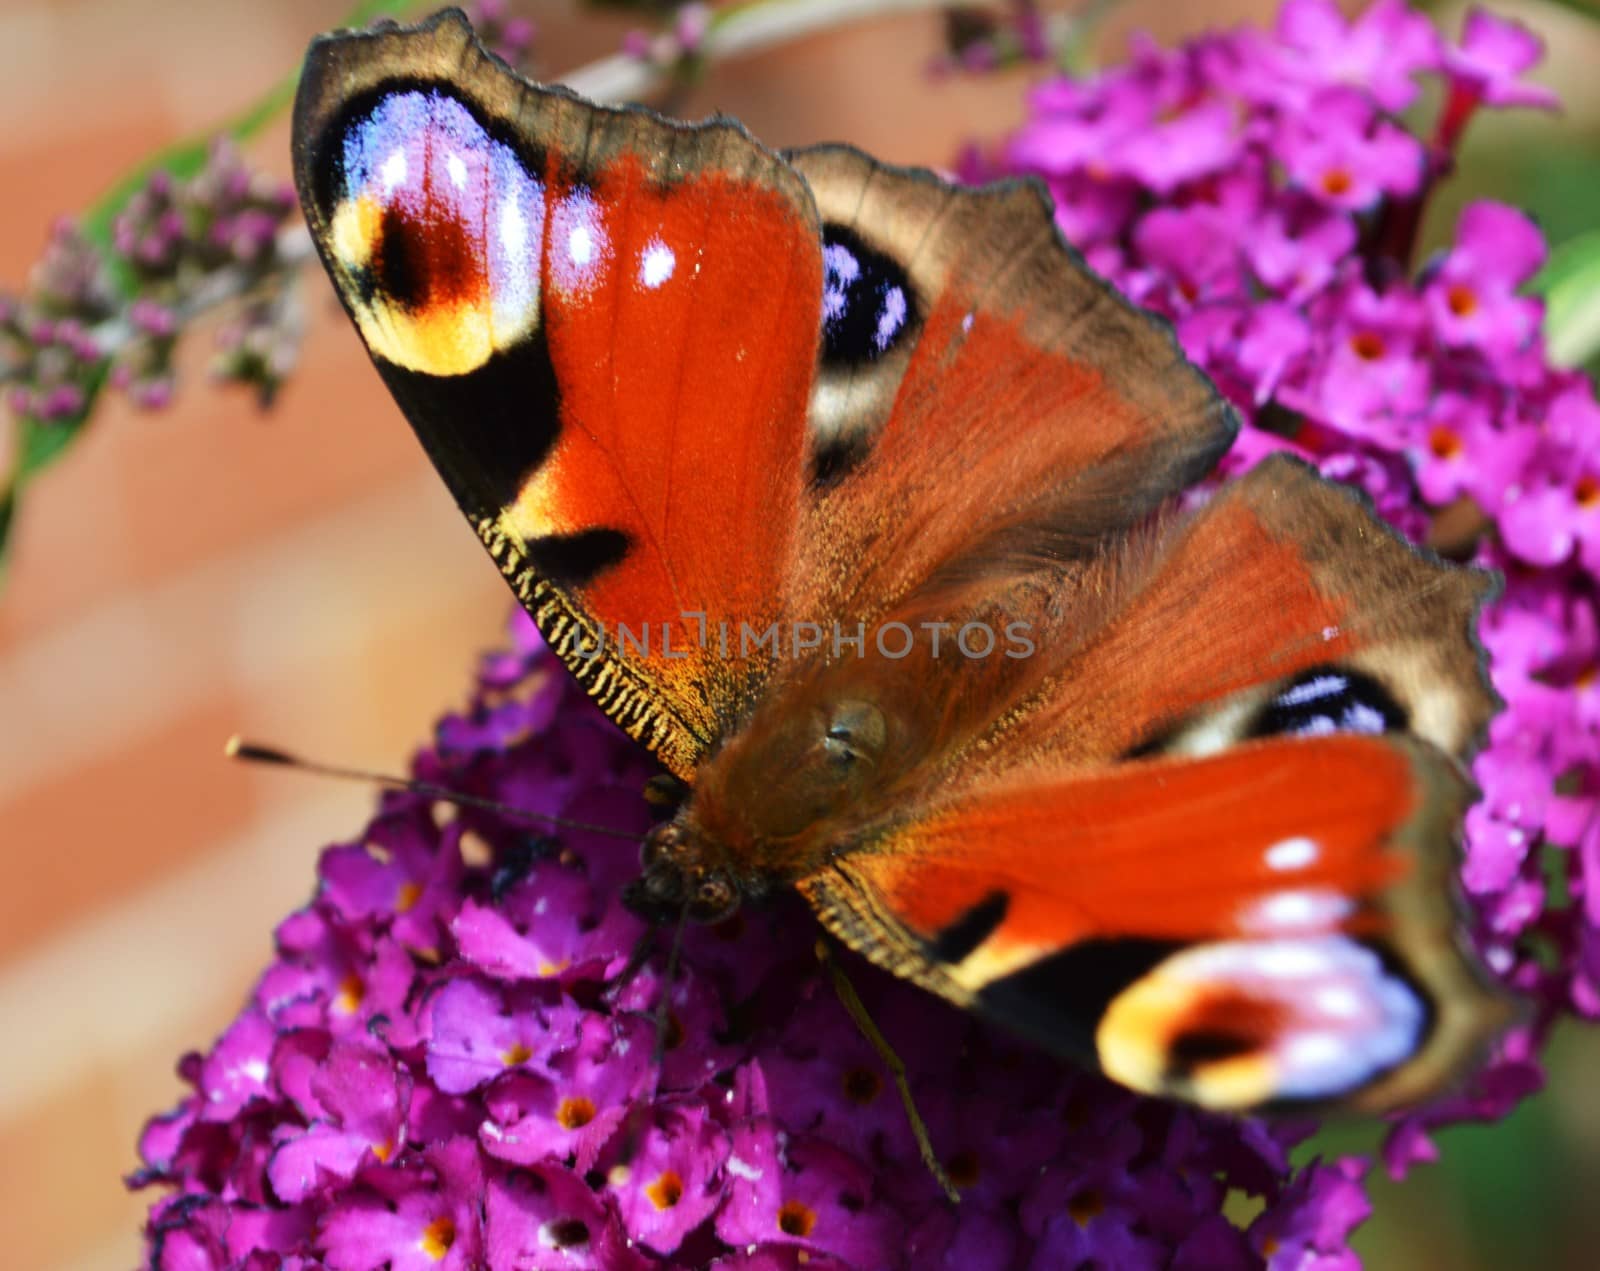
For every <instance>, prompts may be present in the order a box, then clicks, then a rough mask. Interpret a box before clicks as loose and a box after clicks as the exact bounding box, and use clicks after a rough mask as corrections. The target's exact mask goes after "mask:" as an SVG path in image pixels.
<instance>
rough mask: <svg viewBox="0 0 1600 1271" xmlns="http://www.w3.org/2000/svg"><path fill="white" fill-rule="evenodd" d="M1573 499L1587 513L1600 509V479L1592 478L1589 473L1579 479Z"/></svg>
mask: <svg viewBox="0 0 1600 1271" xmlns="http://www.w3.org/2000/svg"><path fill="white" fill-rule="evenodd" d="M1572 497H1573V498H1574V499H1576V500H1577V501H1578V506H1579V507H1581V508H1582V509H1583V510H1584V511H1585V512H1592V511H1594V509H1595V508H1597V507H1600V478H1595V477H1592V476H1590V475H1589V474H1588V473H1585V474H1584V475H1583V476H1581V477H1579V478H1578V484H1577V485H1575V486H1574V487H1573V489H1572Z"/></svg>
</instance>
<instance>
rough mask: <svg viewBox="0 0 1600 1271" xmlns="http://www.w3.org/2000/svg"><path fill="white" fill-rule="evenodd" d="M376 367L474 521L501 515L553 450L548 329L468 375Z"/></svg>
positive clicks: (555, 416) (556, 392)
mask: <svg viewBox="0 0 1600 1271" xmlns="http://www.w3.org/2000/svg"><path fill="white" fill-rule="evenodd" d="M373 362H374V364H375V365H376V366H377V368H378V370H379V372H380V373H381V374H382V375H383V378H384V381H385V382H386V383H387V384H388V386H389V391H390V392H391V393H393V394H394V398H395V400H396V401H397V402H399V403H400V407H401V409H402V410H404V411H405V413H406V418H407V419H409V420H410V421H411V426H412V428H413V429H414V430H415V431H416V434H417V437H418V439H419V440H420V441H421V442H422V445H423V448H424V449H425V450H427V452H428V457H429V458H430V459H432V460H433V462H434V464H435V466H436V467H437V468H438V469H439V472H440V475H441V476H443V477H444V479H445V482H446V484H447V485H449V487H450V492H451V493H452V494H453V495H455V498H456V502H457V503H459V504H460V505H461V510H462V511H463V512H465V513H466V514H467V518H468V519H469V520H471V521H474V522H476V521H477V520H479V519H480V518H482V517H486V516H489V517H493V516H498V515H499V514H500V512H501V510H502V509H503V508H505V507H506V505H507V504H509V503H511V502H512V501H513V500H514V499H515V498H516V497H517V493H518V491H520V490H521V489H522V486H523V483H524V482H525V481H526V480H527V477H528V474H529V473H531V472H533V471H534V470H535V469H536V468H537V467H538V466H539V465H540V464H542V463H543V462H544V460H545V458H546V456H547V455H548V454H549V453H550V447H551V446H553V445H554V444H555V440H556V436H557V434H558V433H559V431H560V423H559V421H560V419H561V392H560V388H559V387H558V385H557V384H556V372H555V367H554V365H553V364H552V363H551V361H550V349H549V346H548V345H547V344H546V343H545V338H544V332H543V330H535V331H531V332H529V333H528V335H527V336H526V337H525V338H524V339H523V340H521V341H519V342H518V343H517V344H515V345H513V346H511V347H510V348H506V349H502V350H500V351H499V352H497V353H495V354H494V355H493V356H492V357H490V358H489V360H488V361H487V362H485V363H484V364H483V365H482V366H480V367H478V368H477V369H476V370H474V371H471V372H469V373H467V374H466V375H454V376H437V375H427V374H424V373H423V372H421V371H410V370H407V369H406V368H404V367H401V366H396V365H395V364H394V363H393V362H390V361H388V360H386V359H385V358H382V357H378V356H374V358H373Z"/></svg>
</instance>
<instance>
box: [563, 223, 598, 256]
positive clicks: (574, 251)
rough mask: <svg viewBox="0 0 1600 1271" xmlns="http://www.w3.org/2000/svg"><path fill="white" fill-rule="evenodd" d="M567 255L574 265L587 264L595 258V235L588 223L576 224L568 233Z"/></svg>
mask: <svg viewBox="0 0 1600 1271" xmlns="http://www.w3.org/2000/svg"><path fill="white" fill-rule="evenodd" d="M567 255H568V256H570V257H571V258H572V263H573V264H574V265H587V264H588V263H589V262H590V261H591V260H593V259H594V235H592V234H590V233H589V227H588V226H587V225H575V226H573V227H572V233H570V234H568V235H567Z"/></svg>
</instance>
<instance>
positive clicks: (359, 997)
mask: <svg viewBox="0 0 1600 1271" xmlns="http://www.w3.org/2000/svg"><path fill="white" fill-rule="evenodd" d="M366 996H367V986H366V985H365V984H363V983H362V982H361V977H360V976H359V975H357V974H356V973H355V972H354V971H352V972H351V973H350V974H349V975H347V976H345V977H344V979H342V980H340V981H339V996H338V997H336V998H335V999H334V1003H333V1004H334V1007H335V1008H336V1009H337V1010H341V1011H343V1012H344V1013H345V1014H346V1015H354V1014H355V1013H356V1012H357V1011H359V1010H360V1009H361V1003H362V1002H363V1001H364V1000H365V998H366Z"/></svg>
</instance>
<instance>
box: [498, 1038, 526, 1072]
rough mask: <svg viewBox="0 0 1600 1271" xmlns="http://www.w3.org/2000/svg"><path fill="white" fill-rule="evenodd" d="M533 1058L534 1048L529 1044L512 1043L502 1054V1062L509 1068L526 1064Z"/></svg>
mask: <svg viewBox="0 0 1600 1271" xmlns="http://www.w3.org/2000/svg"><path fill="white" fill-rule="evenodd" d="M532 1058H533V1048H532V1047H530V1046H529V1045H528V1044H527V1042H512V1043H511V1045H509V1046H507V1047H506V1048H505V1051H504V1052H503V1053H502V1054H501V1056H500V1062H501V1063H503V1064H504V1065H505V1066H506V1067H507V1068H515V1067H516V1066H517V1065H518V1064H525V1063H527V1062H528V1060H530V1059H532Z"/></svg>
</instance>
